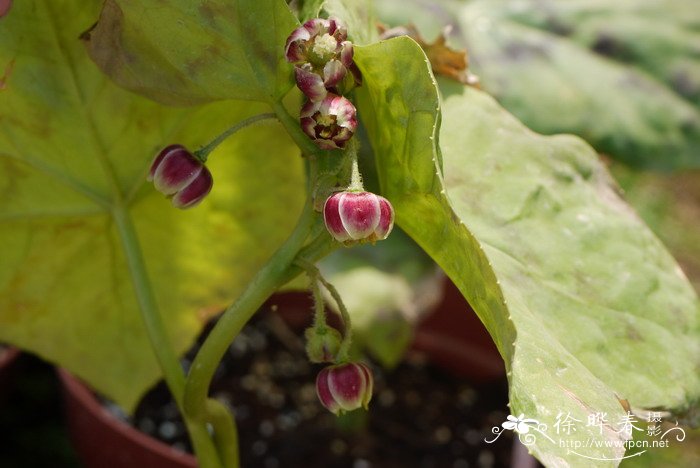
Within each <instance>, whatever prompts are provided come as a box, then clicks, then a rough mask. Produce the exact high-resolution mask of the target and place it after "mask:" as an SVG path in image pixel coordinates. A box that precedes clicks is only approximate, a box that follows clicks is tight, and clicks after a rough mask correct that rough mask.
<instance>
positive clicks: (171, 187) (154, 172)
mask: <svg viewBox="0 0 700 468" xmlns="http://www.w3.org/2000/svg"><path fill="white" fill-rule="evenodd" d="M148 180H149V181H153V185H154V186H155V188H156V190H158V191H159V192H161V193H163V194H165V195H166V196H168V197H172V202H173V205H174V206H175V207H177V208H181V209H185V208H191V207H193V206H195V205H197V204H198V203H199V202H201V201H202V200H203V199H204V197H205V196H207V194H208V193H209V192H210V191H211V188H212V185H213V183H214V180H213V178H212V176H211V172H209V169H207V167H206V166H205V165H204V163H202V162H201V161H200V160H199V159H197V158H195V157H194V156H193V155H192V153H190V152H189V151H187V149H185V147H184V146H182V145H170V146H168V147H166V148H165V149H163V150H162V151H161V152H160V153H158V156H156V158H155V159H154V160H153V163H152V164H151V170H150V172H149V173H148Z"/></svg>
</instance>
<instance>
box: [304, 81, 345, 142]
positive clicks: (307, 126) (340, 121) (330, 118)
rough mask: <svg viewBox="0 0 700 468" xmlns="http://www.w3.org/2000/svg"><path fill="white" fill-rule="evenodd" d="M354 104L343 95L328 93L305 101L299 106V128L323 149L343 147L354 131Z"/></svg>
mask: <svg viewBox="0 0 700 468" xmlns="http://www.w3.org/2000/svg"><path fill="white" fill-rule="evenodd" d="M355 112H356V111H355V106H354V105H353V104H352V102H350V101H349V100H347V99H346V98H344V97H343V96H336V95H335V94H331V93H329V94H328V95H327V96H326V97H325V99H323V100H322V101H318V102H313V101H307V102H306V104H304V107H302V108H301V113H300V119H299V120H300V122H301V128H302V130H303V131H304V133H306V134H307V135H308V136H309V138H311V139H312V140H314V143H316V145H317V146H318V147H319V148H321V149H324V150H331V149H339V148H344V147H345V144H346V143H347V141H348V140H349V139H350V138H351V137H352V136H353V134H354V133H355V129H356V128H357V119H356V118H355Z"/></svg>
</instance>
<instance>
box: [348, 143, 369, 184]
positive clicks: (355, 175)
mask: <svg viewBox="0 0 700 468" xmlns="http://www.w3.org/2000/svg"><path fill="white" fill-rule="evenodd" d="M348 153H349V156H350V158H351V159H352V173H351V175H350V185H349V186H348V190H349V191H351V192H362V191H364V190H365V187H364V185H362V175H360V165H359V163H358V162H357V142H356V141H355V138H353V139H352V140H350V144H349V146H348Z"/></svg>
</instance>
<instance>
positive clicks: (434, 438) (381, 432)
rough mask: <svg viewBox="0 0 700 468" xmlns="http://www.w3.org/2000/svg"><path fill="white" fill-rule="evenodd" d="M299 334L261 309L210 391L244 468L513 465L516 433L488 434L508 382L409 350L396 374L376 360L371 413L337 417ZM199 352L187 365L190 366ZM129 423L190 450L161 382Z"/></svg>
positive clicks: (500, 413) (500, 417)
mask: <svg viewBox="0 0 700 468" xmlns="http://www.w3.org/2000/svg"><path fill="white" fill-rule="evenodd" d="M300 336H301V333H295V332H293V331H292V330H291V329H290V328H289V327H288V326H287V324H286V323H285V322H284V321H283V320H282V319H280V317H279V316H278V315H277V314H275V313H271V312H270V311H269V310H268V311H262V312H260V313H258V314H257V315H256V317H255V318H254V319H253V320H252V321H251V322H250V323H249V324H248V325H247V326H246V327H245V328H244V329H243V331H242V333H241V334H240V335H239V336H238V337H237V338H236V340H235V341H234V342H233V344H232V345H231V346H230V348H229V350H228V353H227V354H226V357H225V358H224V360H223V362H222V363H221V365H220V367H219V369H218V371H217V374H216V376H215V378H214V381H213V383H212V395H214V396H215V397H216V398H217V399H219V400H221V401H223V402H224V403H226V404H227V405H228V406H229V407H230V408H232V410H233V412H234V414H235V417H236V422H237V425H238V433H239V444H240V450H241V462H242V466H243V467H264V468H275V467H292V468H294V467H324V468H329V467H353V468H365V467H382V468H384V467H386V468H393V467H397V468H398V467H401V468H409V467H455V468H458V467H498V466H509V465H510V458H511V446H512V442H513V440H512V435H511V434H510V433H505V434H504V435H503V436H502V437H500V438H499V439H498V440H497V441H496V442H495V443H493V444H487V443H485V442H484V438H489V439H491V438H492V437H493V435H492V433H491V428H492V427H493V426H500V424H501V422H503V421H505V419H506V414H507V406H506V404H507V401H508V399H507V386H506V382H505V379H504V380H503V381H499V382H497V383H494V384H489V385H486V386H483V385H482V386H476V385H470V384H469V383H467V382H465V381H464V380H463V379H459V378H456V377H454V376H453V375H451V374H449V373H447V372H445V371H443V370H441V369H440V368H437V367H436V366H434V365H432V364H431V363H430V362H428V360H427V357H426V356H425V355H422V354H419V353H416V352H411V353H409V354H408V356H407V357H406V359H405V360H404V362H402V363H401V364H400V365H399V366H398V367H397V368H395V369H393V370H390V371H386V370H382V369H381V368H380V367H379V366H378V365H376V364H375V363H372V362H371V361H369V362H370V364H371V367H372V369H373V373H374V378H375V386H374V395H373V398H372V402H371V403H370V409H369V411H368V412H365V411H363V410H358V411H354V412H351V413H348V414H346V415H344V416H341V417H339V418H336V417H335V416H334V415H333V414H331V413H330V412H328V411H327V410H326V409H325V408H323V407H322V406H321V404H320V403H319V402H318V399H317V397H316V393H315V378H316V374H317V373H318V371H319V370H320V369H321V368H322V366H321V365H313V364H310V363H309V362H308V361H307V359H306V356H305V354H304V345H303V341H302V339H301V337H300ZM195 352H196V348H195V349H193V350H192V351H191V352H190V353H189V354H188V355H187V357H186V358H185V359H184V361H183V365H184V366H185V367H187V366H188V365H189V363H190V362H191V361H190V360H191V359H192V357H193V356H194V353H195ZM132 424H133V425H134V426H136V427H137V428H139V429H140V430H141V431H143V432H146V433H148V434H151V435H152V436H154V437H157V438H158V439H161V440H163V441H164V442H166V443H169V444H171V445H174V446H175V447H178V448H180V449H183V450H188V451H189V450H191V448H190V446H189V442H188V440H187V436H186V433H185V429H184V426H183V423H182V421H181V419H180V417H179V415H178V411H177V408H176V406H175V404H174V402H173V401H172V399H170V397H169V394H168V391H167V390H166V388H165V386H164V385H163V384H160V385H158V386H157V387H156V388H154V389H153V390H152V391H151V392H150V393H149V394H148V395H147V396H146V397H145V398H144V399H143V401H142V403H141V404H140V406H139V407H138V409H137V410H136V413H135V417H134V419H133V421H132Z"/></svg>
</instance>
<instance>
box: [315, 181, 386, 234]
mask: <svg viewBox="0 0 700 468" xmlns="http://www.w3.org/2000/svg"><path fill="white" fill-rule="evenodd" d="M323 220H324V222H325V223H326V229H328V232H330V233H331V235H332V236H333V237H334V238H335V239H336V240H337V241H339V242H344V243H346V244H349V243H352V242H353V241H365V242H376V241H378V240H384V239H386V238H387V237H388V236H389V233H390V232H391V229H392V228H393V227H394V208H393V207H392V206H391V203H389V200H387V199H386V198H384V197H381V196H379V195H375V194H373V193H371V192H337V193H334V194H333V195H331V196H330V197H328V199H327V200H326V203H325V205H324V206H323Z"/></svg>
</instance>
